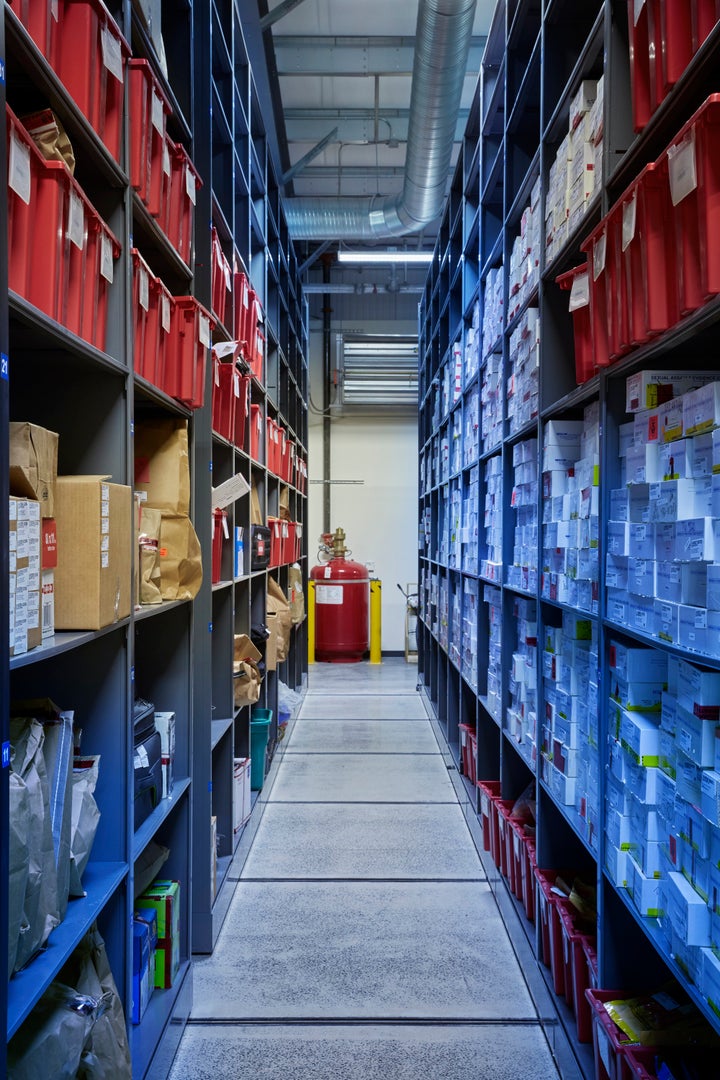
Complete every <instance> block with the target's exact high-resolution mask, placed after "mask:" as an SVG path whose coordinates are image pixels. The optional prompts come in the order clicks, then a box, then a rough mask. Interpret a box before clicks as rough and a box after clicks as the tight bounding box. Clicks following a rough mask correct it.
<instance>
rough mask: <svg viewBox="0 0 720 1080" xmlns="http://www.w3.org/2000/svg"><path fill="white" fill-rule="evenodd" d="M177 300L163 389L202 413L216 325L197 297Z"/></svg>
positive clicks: (166, 358)
mask: <svg viewBox="0 0 720 1080" xmlns="http://www.w3.org/2000/svg"><path fill="white" fill-rule="evenodd" d="M174 299H175V306H174V308H173V312H172V325H171V331H170V342H169V348H168V351H167V354H166V357H165V387H164V389H165V392H166V393H167V394H169V395H170V397H174V398H177V400H178V401H182V402H183V403H184V404H185V405H187V406H188V407H189V408H191V409H199V408H202V405H203V401H204V398H205V368H206V364H207V354H208V349H210V348H211V346H212V341H211V339H210V335H211V332H212V330H213V328H214V325H215V324H214V322H213V319H212V317H211V315H210V312H209V311H207V310H206V308H204V307H203V306H202V304H199V303H198V301H197V300H196V299H195V297H194V296H176V297H175V298H174Z"/></svg>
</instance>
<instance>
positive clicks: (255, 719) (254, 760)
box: [250, 708, 273, 791]
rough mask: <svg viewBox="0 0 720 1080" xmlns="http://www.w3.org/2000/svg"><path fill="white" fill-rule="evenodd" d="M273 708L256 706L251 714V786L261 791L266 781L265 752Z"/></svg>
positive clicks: (254, 789)
mask: <svg viewBox="0 0 720 1080" xmlns="http://www.w3.org/2000/svg"><path fill="white" fill-rule="evenodd" d="M272 717H273V713H272V709H262V708H254V709H253V710H252V713H251V715H250V763H251V764H250V787H251V789H252V790H253V791H261V790H262V786H263V783H264V781H265V752H266V750H267V744H268V736H269V734H270V724H271V723H272Z"/></svg>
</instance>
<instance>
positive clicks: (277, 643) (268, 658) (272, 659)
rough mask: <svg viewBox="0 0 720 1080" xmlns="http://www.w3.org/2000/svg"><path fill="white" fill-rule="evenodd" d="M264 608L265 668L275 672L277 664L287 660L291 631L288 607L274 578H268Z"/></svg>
mask: <svg viewBox="0 0 720 1080" xmlns="http://www.w3.org/2000/svg"><path fill="white" fill-rule="evenodd" d="M265 607H266V614H265V621H266V624H267V628H268V630H269V631H270V637H269V638H268V640H267V645H266V646H265V667H266V668H267V670H268V671H275V670H276V669H277V666H278V664H281V663H282V662H283V660H287V655H288V650H289V648H290V632H291V630H292V619H291V616H290V605H289V604H288V602H287V599H286V597H285V594H284V593H283V591H282V589H281V588H280V586H279V585H278V583H277V581H276V580H275V578H268V584H267V597H266V604H265Z"/></svg>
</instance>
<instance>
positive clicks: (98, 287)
mask: <svg viewBox="0 0 720 1080" xmlns="http://www.w3.org/2000/svg"><path fill="white" fill-rule="evenodd" d="M120 250H121V248H120V243H119V241H118V240H117V239H116V238H115V236H114V235H113V234H112V232H111V231H110V229H109V228H108V227H107V225H106V224H105V222H104V221H103V219H102V218H101V217H100V215H99V214H98V213H96V212H95V211H93V213H92V215H91V217H90V220H89V228H88V236H87V255H86V259H85V267H86V269H85V273H86V287H85V292H84V297H83V309H82V319H81V324H80V336H81V337H83V338H85V340H86V341H89V342H91V344H93V345H94V346H95V348H96V349H100V350H101V351H102V352H104V351H105V346H106V344H107V323H108V299H109V293H108V290H109V288H110V286H111V285H112V283H113V277H114V263H115V261H116V259H118V258H119V257H120Z"/></svg>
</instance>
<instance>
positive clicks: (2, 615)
mask: <svg viewBox="0 0 720 1080" xmlns="http://www.w3.org/2000/svg"><path fill="white" fill-rule="evenodd" d="M0 65H1V66H2V72H1V73H0V110H1V111H2V137H0V176H6V175H7V152H6V138H5V16H4V14H3V15H2V16H0ZM0 251H7V188H6V185H5V184H3V185H1V186H0ZM7 295H8V270H7V260H6V259H0V505H1V507H2V509H1V510H0V528H1V529H2V535H3V539H5V538H6V537H7V535H8V529H9V524H8V494H9V483H8V474H9V446H8V420H9V396H10V370H9V364H10V361H9V358H8V354H9V345H8V341H9V330H8V301H7ZM9 580H10V571H9V562H8V546H7V543H5V542H3V543H2V544H0V582H2V587H1V588H0V626H2V628H3V630H2V633H1V634H0V668H1V669H2V673H3V677H2V678H1V679H0V749H1V750H2V760H1V762H0V821H3V822H7V821H8V820H9V773H10V723H9V708H10V690H9V687H8V679H7V677H6V672H7V670H8V665H9V663H10V649H9V641H8V633H7V628H8V626H9V625H10V612H9ZM8 874H9V862H8V845H7V843H0V926H2V927H5V926H7V924H8V922H7V920H8ZM7 947H8V936H7V933H6V932H5V931H3V934H2V944H0V1017H2V1025H3V1039H2V1045H1V1046H0V1075H2V1076H4V1075H5V1072H6V1043H7V1039H6V1038H5V1018H6V1016H7V979H6V978H5V973H6V971H7Z"/></svg>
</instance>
